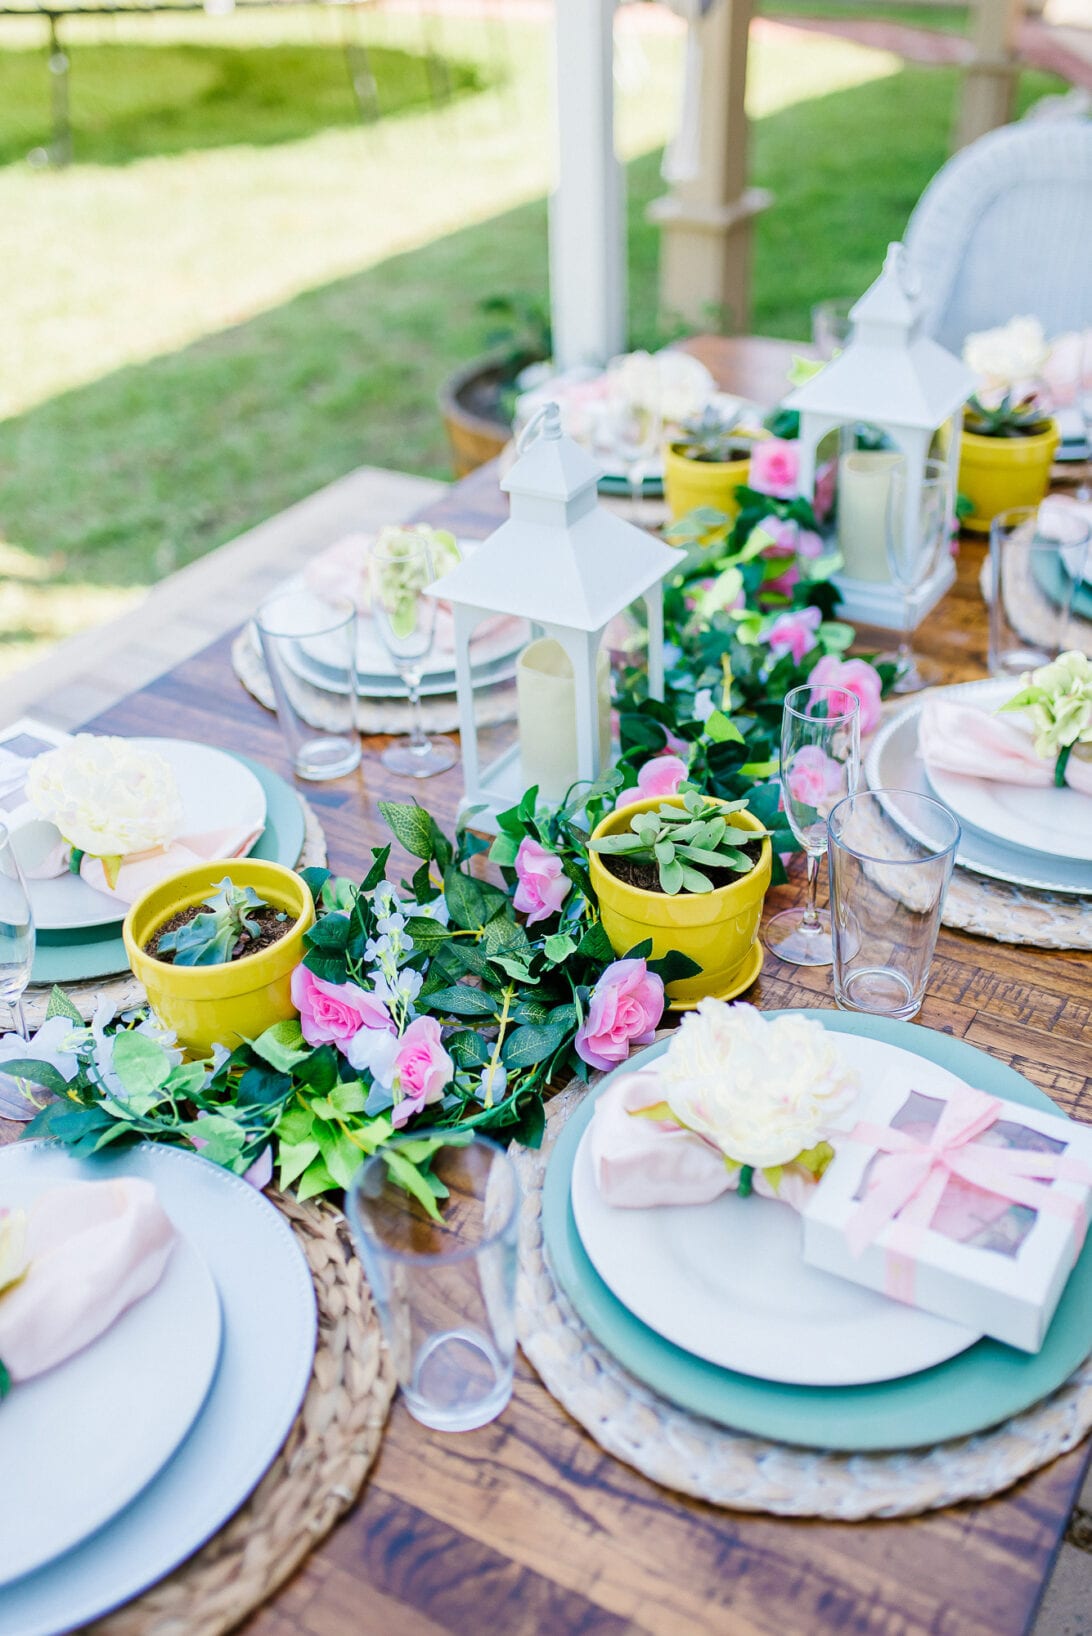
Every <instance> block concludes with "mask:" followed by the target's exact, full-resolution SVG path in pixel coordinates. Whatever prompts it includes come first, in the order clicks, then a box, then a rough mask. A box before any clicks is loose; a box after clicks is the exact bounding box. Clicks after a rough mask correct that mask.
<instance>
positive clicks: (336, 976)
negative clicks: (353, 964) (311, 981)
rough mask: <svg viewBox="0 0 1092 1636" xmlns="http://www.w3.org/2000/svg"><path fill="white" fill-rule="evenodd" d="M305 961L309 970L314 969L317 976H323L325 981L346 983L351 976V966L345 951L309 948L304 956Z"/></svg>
mask: <svg viewBox="0 0 1092 1636" xmlns="http://www.w3.org/2000/svg"><path fill="white" fill-rule="evenodd" d="M303 963H304V965H305V966H306V967H307V969H308V971H313V972H314V974H315V976H316V977H321V978H322V980H323V982H324V983H344V982H345V981H346V980H347V979H348V976H349V966H348V962H347V961H346V959H345V955H344V952H343V951H340V950H338V951H336V952H335V951H334V950H329V949H308V951H307V953H306V954H305V955H304V957H303Z"/></svg>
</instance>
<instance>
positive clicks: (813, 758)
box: [765, 682, 861, 966]
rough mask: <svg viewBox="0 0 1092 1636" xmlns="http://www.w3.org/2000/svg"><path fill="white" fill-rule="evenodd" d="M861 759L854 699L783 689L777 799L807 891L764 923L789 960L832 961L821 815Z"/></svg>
mask: <svg viewBox="0 0 1092 1636" xmlns="http://www.w3.org/2000/svg"><path fill="white" fill-rule="evenodd" d="M860 765H861V723H860V705H859V703H858V701H857V698H856V696H855V695H854V694H852V693H847V692H846V690H845V688H841V687H819V686H813V685H812V684H811V683H810V682H805V683H804V685H803V686H802V687H794V688H793V689H792V690H791V692H789V693H786V695H785V703H784V706H783V709H782V714H781V799H782V803H783V805H784V808H785V816H786V817H787V818H788V820H789V827H790V828H791V830H792V832H793V834H794V835H795V836H796V838H797V840H798V841H799V842H800V844H801V846H802V847H803V848H804V851H805V854H806V855H807V871H808V895H807V899H806V901H805V903H804V906H803V908H801V909H783V910H782V911H781V913H780V914H778V915H774V917H773V919H772V920H771V921H770V922H769V924H768V925H767V927H766V933H765V938H766V947H767V948H768V949H770V950H771V951H772V953H774V954H776V955H777V957H778V959H780V960H787V961H788V962H789V964H790V965H793V966H829V965H831V964H832V963H833V961H834V945H833V942H832V941H831V931H830V915H829V913H828V912H827V910H826V909H817V908H816V906H815V893H816V888H817V886H818V883H819V860H820V859H821V858H822V857H823V855H824V854H825V852H826V850H827V818H828V817H829V815H830V813H831V812H832V810H833V809H834V807H836V806H837V804H838V802H839V801H841V800H842V798H843V797H844V796H846V795H852V794H853V792H854V791H855V790H856V788H857V778H858V775H859V772H860Z"/></svg>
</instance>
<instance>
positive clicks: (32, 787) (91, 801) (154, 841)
mask: <svg viewBox="0 0 1092 1636" xmlns="http://www.w3.org/2000/svg"><path fill="white" fill-rule="evenodd" d="M27 799H28V800H29V801H30V802H31V803H32V805H33V806H34V807H35V808H36V809H37V810H38V812H39V813H41V815H42V817H43V818H45V819H47V820H48V821H49V822H50V823H52V824H55V825H56V827H57V829H58V830H59V831H60V833H61V835H62V836H63V837H64V839H65V840H66V841H67V842H68V843H69V845H70V846H71V847H73V848H74V849H75V850H76V851H77V852H86V853H88V854H90V855H91V856H92V857H96V858H104V859H105V858H118V859H120V858H123V857H125V856H126V854H128V853H131V852H145V851H148V850H149V849H150V848H153V847H160V846H165V845H166V844H167V843H168V842H169V841H172V840H173V839H174V837H175V836H176V835H177V834H178V832H179V830H180V829H181V827H182V822H183V810H182V800H181V797H180V795H179V793H178V784H177V782H176V781H175V776H174V771H173V769H172V768H171V766H170V764H169V763H168V762H167V761H165V760H164V758H163V757H162V756H160V755H156V754H155V752H154V751H151V750H143V749H140V748H138V747H137V746H136V745H134V744H132V743H130V741H129V740H128V739H123V738H108V737H103V736H100V735H98V734H94V733H77V734H76V736H75V738H72V739H70V740H69V741H68V743H67V744H61V745H59V746H58V747H57V749H55V750H50V751H48V752H47V753H46V754H45V755H42V756H39V757H38V758H37V760H36V761H34V762H32V763H31V768H30V773H29V775H28V777H27Z"/></svg>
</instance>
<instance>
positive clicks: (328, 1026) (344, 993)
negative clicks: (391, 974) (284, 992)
mask: <svg viewBox="0 0 1092 1636" xmlns="http://www.w3.org/2000/svg"><path fill="white" fill-rule="evenodd" d="M292 1004H293V1005H294V1006H295V1008H296V1010H297V1011H298V1012H299V1014H300V1027H301V1028H302V1029H303V1037H304V1039H305V1040H306V1041H307V1043H308V1045H336V1046H337V1047H338V1049H339V1050H340V1051H345V1052H346V1054H347V1047H348V1045H349V1043H350V1041H351V1040H352V1039H354V1038H355V1036H356V1035H357V1034H359V1033H360V1031H361V1029H365V1028H366V1029H378V1030H381V1031H383V1032H386V1033H391V1032H392V1031H393V1029H394V1023H393V1022H392V1021H391V1016H390V1013H389V1012H388V1010H387V1008H386V1006H385V1005H384V1004H383V1002H382V1000H377V999H376V997H375V995H374V994H367V993H365V991H364V990H363V989H362V988H358V987H357V985H356V984H355V983H328V982H326V981H325V980H324V979H323V978H321V977H316V976H315V974H314V972H313V971H310V970H309V969H308V968H307V967H306V966H297V967H296V969H295V971H294V972H293V973H292Z"/></svg>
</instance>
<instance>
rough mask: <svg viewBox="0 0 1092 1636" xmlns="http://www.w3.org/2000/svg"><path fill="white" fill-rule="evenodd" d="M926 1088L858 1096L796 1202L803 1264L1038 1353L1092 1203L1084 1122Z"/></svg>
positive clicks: (964, 1091)
mask: <svg viewBox="0 0 1092 1636" xmlns="http://www.w3.org/2000/svg"><path fill="white" fill-rule="evenodd" d="M926 1083H927V1085H928V1089H927V1090H925V1091H921V1092H919V1091H910V1092H909V1093H908V1092H907V1090H906V1088H905V1085H893V1086H890V1087H888V1088H882V1087H881V1088H879V1089H877V1090H874V1091H871V1092H869V1093H868V1094H867V1095H866V1096H865V1097H863V1098H862V1101H861V1103H860V1104H859V1106H858V1109H857V1113H858V1123H857V1126H856V1127H855V1128H854V1129H853V1130H852V1131H850V1132H848V1133H847V1135H846V1136H845V1137H839V1138H838V1141H837V1152H836V1156H835V1158H834V1161H833V1162H832V1164H831V1165H830V1167H829V1169H828V1170H827V1172H826V1174H825V1175H824V1177H823V1179H822V1181H821V1183H820V1184H819V1186H818V1187H817V1188H816V1189H815V1192H814V1193H813V1195H812V1197H811V1198H810V1199H809V1201H808V1203H807V1206H806V1208H805V1211H804V1260H805V1261H806V1262H807V1263H808V1264H809V1265H810V1266H813V1267H820V1268H822V1269H823V1270H824V1271H825V1272H832V1273H836V1274H838V1275H839V1276H840V1277H842V1278H848V1279H849V1280H851V1282H853V1283H856V1284H864V1285H865V1286H866V1287H867V1288H869V1289H875V1290H879V1291H881V1292H882V1293H883V1294H886V1295H889V1296H891V1297H892V1298H893V1299H895V1300H898V1301H903V1302H906V1303H908V1304H909V1305H911V1306H916V1307H920V1308H922V1309H923V1310H924V1311H926V1312H934V1313H937V1314H939V1315H940V1316H941V1317H945V1318H951V1319H953V1320H955V1322H957V1323H960V1324H965V1325H967V1326H968V1327H972V1328H975V1329H979V1330H981V1331H982V1333H983V1334H986V1335H992V1336H994V1337H995V1338H996V1339H997V1340H999V1341H1006V1342H1008V1344H1009V1345H1010V1346H1016V1347H1020V1348H1022V1349H1023V1350H1024V1351H1026V1352H1037V1351H1038V1350H1039V1348H1040V1347H1041V1346H1042V1344H1043V1340H1044V1338H1045V1336H1046V1332H1047V1329H1048V1327H1049V1324H1050V1320H1051V1318H1052V1317H1053V1316H1054V1310H1055V1308H1056V1307H1057V1305H1058V1302H1059V1300H1060V1299H1061V1294H1062V1291H1063V1289H1064V1288H1065V1284H1066V1280H1067V1278H1068V1277H1069V1274H1070V1272H1071V1271H1072V1269H1073V1266H1074V1264H1075V1262H1076V1260H1077V1256H1078V1254H1079V1253H1080V1248H1081V1245H1082V1243H1083V1240H1084V1234H1085V1229H1086V1227H1087V1224H1088V1220H1089V1215H1090V1211H1092V1128H1089V1127H1084V1126H1080V1125H1076V1124H1074V1123H1072V1122H1071V1121H1069V1120H1066V1119H1062V1118H1060V1117H1059V1116H1057V1115H1056V1114H1050V1113H1044V1112H1040V1111H1039V1110H1038V1109H1034V1108H1026V1107H1023V1106H1022V1105H1020V1104H1018V1103H1014V1102H1002V1101H999V1100H998V1099H996V1098H993V1097H987V1096H986V1095H985V1093H984V1092H981V1091H972V1090H971V1089H970V1087H968V1086H960V1087H955V1088H949V1087H944V1088H942V1087H941V1086H939V1085H938V1084H937V1083H936V1081H935V1080H927V1081H926ZM942 1121H943V1123H942ZM891 1149H895V1151H891ZM900 1201H901V1202H900Z"/></svg>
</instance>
